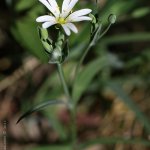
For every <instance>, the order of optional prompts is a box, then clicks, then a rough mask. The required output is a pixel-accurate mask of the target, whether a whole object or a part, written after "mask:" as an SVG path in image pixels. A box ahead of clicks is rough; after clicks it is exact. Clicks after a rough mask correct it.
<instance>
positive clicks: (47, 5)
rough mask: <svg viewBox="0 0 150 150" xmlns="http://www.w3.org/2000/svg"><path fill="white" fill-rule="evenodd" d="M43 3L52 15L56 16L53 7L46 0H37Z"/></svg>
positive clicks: (56, 13)
mask: <svg viewBox="0 0 150 150" xmlns="http://www.w3.org/2000/svg"><path fill="white" fill-rule="evenodd" d="M39 1H40V2H41V3H42V4H43V5H45V6H46V7H47V8H48V9H49V10H50V11H51V12H52V13H53V15H54V16H56V17H57V16H58V12H57V11H56V9H54V8H53V7H52V6H51V5H50V4H49V3H48V2H47V0H39Z"/></svg>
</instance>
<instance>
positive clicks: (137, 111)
mask: <svg viewBox="0 0 150 150" xmlns="http://www.w3.org/2000/svg"><path fill="white" fill-rule="evenodd" d="M108 85H109V86H110V88H111V89H112V90H113V91H114V92H115V93H116V94H117V95H118V96H119V97H120V98H121V100H122V101H123V102H124V103H125V104H126V105H127V106H128V107H129V108H130V109H131V110H132V111H134V112H135V115H136V117H137V119H138V120H139V121H140V122H141V123H142V124H143V125H144V127H145V129H146V130H147V132H149V133H150V121H149V120H148V119H147V117H146V116H145V115H144V114H143V113H142V112H141V111H140V109H139V108H138V106H137V105H136V103H135V102H134V101H133V100H132V99H131V98H130V97H129V96H128V95H127V94H126V93H125V92H124V90H123V89H122V88H121V86H120V85H118V84H117V83H114V82H110V83H108Z"/></svg>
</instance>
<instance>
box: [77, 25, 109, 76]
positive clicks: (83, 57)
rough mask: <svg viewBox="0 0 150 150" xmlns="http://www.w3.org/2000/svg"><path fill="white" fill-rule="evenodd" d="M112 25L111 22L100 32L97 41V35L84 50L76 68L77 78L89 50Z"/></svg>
mask: <svg viewBox="0 0 150 150" xmlns="http://www.w3.org/2000/svg"><path fill="white" fill-rule="evenodd" d="M110 26H111V24H109V25H108V27H107V28H106V29H105V30H104V31H103V32H102V33H101V34H100V36H99V37H98V39H97V40H96V41H95V37H94V38H93V40H92V41H91V42H90V43H89V45H88V47H87V48H86V50H85V51H84V53H83V55H82V57H81V59H80V60H79V63H78V64H77V66H76V69H75V78H76V76H77V74H78V73H79V69H80V66H81V65H82V63H83V61H84V59H85V57H86V55H87V54H88V52H89V51H90V49H91V47H92V46H94V45H95V44H96V42H97V41H98V40H100V39H101V38H102V37H103V36H104V35H105V34H106V33H107V31H108V30H109V28H110ZM100 29H101V27H99V30H100ZM97 33H99V32H97ZM95 36H97V35H95Z"/></svg>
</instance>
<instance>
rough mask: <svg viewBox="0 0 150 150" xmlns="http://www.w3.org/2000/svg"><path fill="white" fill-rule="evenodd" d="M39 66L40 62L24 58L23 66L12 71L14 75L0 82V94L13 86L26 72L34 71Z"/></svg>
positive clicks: (31, 58)
mask: <svg viewBox="0 0 150 150" xmlns="http://www.w3.org/2000/svg"><path fill="white" fill-rule="evenodd" d="M39 65H40V62H39V61H38V60H37V59H36V58H33V57H29V58H26V59H25V61H24V63H23V65H22V66H21V67H20V68H19V69H17V70H16V71H14V73H13V74H12V75H10V76H8V77H6V78H5V79H3V80H2V81H0V92H1V91H3V90H4V89H6V88H8V87H9V86H11V85H13V84H14V83H15V82H16V81H18V80H19V79H20V78H21V77H23V76H24V75H25V74H27V73H28V72H30V71H32V70H34V69H35V68H36V67H38V66H39Z"/></svg>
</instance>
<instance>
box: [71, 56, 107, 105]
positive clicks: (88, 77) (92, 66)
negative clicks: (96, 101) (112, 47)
mask: <svg viewBox="0 0 150 150" xmlns="http://www.w3.org/2000/svg"><path fill="white" fill-rule="evenodd" d="M106 60H107V59H106V58H105V57H103V58H98V59H96V60H94V61H93V62H91V63H89V64H88V65H87V66H86V67H85V68H84V69H83V70H82V71H81V72H80V73H79V74H78V75H77V77H76V80H75V83H74V85H73V93H72V96H73V99H74V100H75V101H76V102H77V101H78V100H79V99H80V97H81V95H82V94H83V92H84V91H85V90H86V89H87V88H88V86H89V84H90V82H91V81H92V79H93V78H94V77H95V75H96V74H97V73H98V72H99V71H100V70H102V69H103V68H104V67H106V66H108V62H107V61H106Z"/></svg>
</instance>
